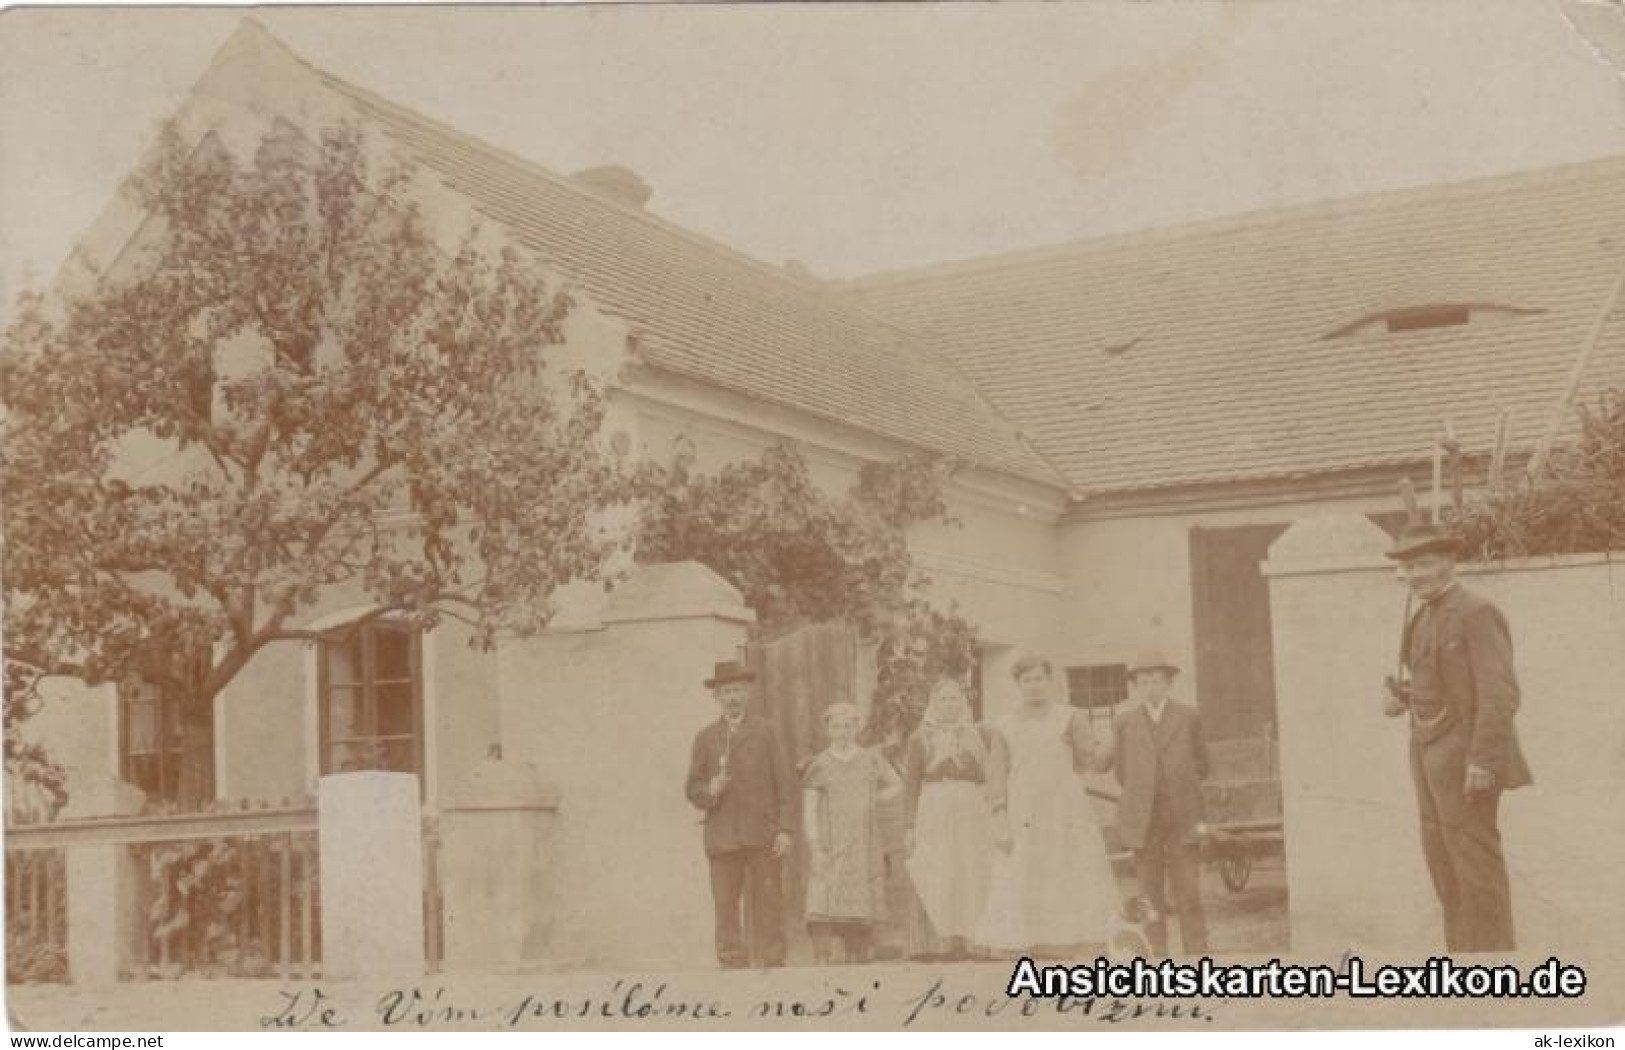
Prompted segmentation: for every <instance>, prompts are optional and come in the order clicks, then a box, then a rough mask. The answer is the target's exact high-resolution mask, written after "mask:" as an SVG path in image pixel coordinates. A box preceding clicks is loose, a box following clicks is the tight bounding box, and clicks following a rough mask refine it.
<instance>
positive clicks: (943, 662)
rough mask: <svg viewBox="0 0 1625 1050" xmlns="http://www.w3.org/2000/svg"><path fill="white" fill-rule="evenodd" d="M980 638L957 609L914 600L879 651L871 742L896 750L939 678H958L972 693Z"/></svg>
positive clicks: (868, 731)
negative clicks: (944, 609) (936, 606)
mask: <svg viewBox="0 0 1625 1050" xmlns="http://www.w3.org/2000/svg"><path fill="white" fill-rule="evenodd" d="M978 645H979V641H978V638H977V635H976V628H975V627H974V626H973V625H972V624H971V623H970V622H969V621H967V620H966V619H964V618H963V617H962V616H960V615H959V613H958V611H957V610H955V609H950V610H948V611H947V612H944V611H942V610H940V609H936V608H934V607H932V606H931V605H930V604H928V603H926V602H923V601H919V600H914V601H911V602H910V603H909V605H908V608H907V611H906V614H905V615H904V617H903V618H902V621H901V623H900V624H899V625H898V629H897V630H894V631H893V632H892V633H891V634H890V635H888V636H887V637H886V638H885V639H884V640H883V641H882V642H881V644H880V648H879V650H878V652H877V654H876V657H877V665H878V666H877V672H878V673H877V674H876V679H875V704H874V709H873V711H872V712H871V714H870V717H869V724H868V726H867V727H866V728H865V736H866V738H867V740H868V742H869V743H871V744H878V745H881V746H882V747H883V748H885V749H886V750H887V752H888V753H889V754H894V755H895V754H896V753H898V752H899V751H900V750H901V748H902V746H903V744H904V743H906V742H907V740H908V734H909V733H910V732H912V731H913V729H914V727H915V726H917V725H918V724H919V722H920V716H921V715H922V714H923V713H924V712H925V705H926V701H927V699H929V697H930V694H931V686H932V685H933V684H934V683H935V682H936V681H937V679H938V678H941V677H943V676H947V677H950V678H955V679H957V680H958V681H960V682H961V683H963V684H964V685H965V688H966V693H967V695H971V694H972V691H973V688H972V687H973V684H974V683H973V682H972V681H971V678H972V674H973V672H974V671H975V668H976V657H977V648H978Z"/></svg>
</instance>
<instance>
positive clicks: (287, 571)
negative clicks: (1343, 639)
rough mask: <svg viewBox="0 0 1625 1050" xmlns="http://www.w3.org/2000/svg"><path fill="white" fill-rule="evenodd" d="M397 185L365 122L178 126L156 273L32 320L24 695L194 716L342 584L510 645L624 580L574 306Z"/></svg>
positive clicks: (419, 617)
mask: <svg viewBox="0 0 1625 1050" xmlns="http://www.w3.org/2000/svg"><path fill="white" fill-rule="evenodd" d="M378 167H381V165H377V164H375V163H373V162H370V161H369V159H368V149H367V143H366V142H365V141H364V139H363V137H362V135H361V134H360V133H359V132H358V131H357V130H356V129H354V128H349V127H345V128H334V129H328V130H326V131H323V132H322V133H321V134H320V135H319V136H317V138H316V139H315V140H312V139H310V138H306V137H304V136H302V135H301V134H300V133H298V132H296V131H294V130H292V129H290V128H288V127H286V126H283V127H280V128H279V129H277V130H274V131H272V132H270V133H268V134H267V135H266V136H265V137H264V138H263V139H262V140H261V141H260V143H259V145H258V148H257V149H256V150H255V151H254V153H253V156H252V157H248V158H245V159H242V160H239V159H237V158H234V157H233V156H232V155H231V154H230V153H229V152H228V151H227V150H225V149H224V148H222V147H220V146H218V145H216V144H215V143H214V142H213V141H212V140H206V141H204V142H203V143H202V144H201V145H199V146H197V147H196V148H189V147H187V146H186V145H185V144H184V143H183V142H182V141H181V139H180V138H179V136H178V135H176V134H175V133H174V132H172V131H166V132H165V133H164V134H163V136H162V137H161V141H160V143H159V145H158V147H157V149H156V150H155V154H154V158H153V160H152V161H151V163H150V164H149V165H147V166H146V167H144V169H143V170H142V171H141V172H140V173H139V175H138V176H137V178H136V179H135V180H134V187H135V190H136V195H137V198H138V199H139V202H140V204H141V206H142V207H143V208H144V209H145V210H146V213H147V215H148V221H147V223H146V225H145V227H144V229H145V230H148V231H154V232H153V233H152V234H151V235H150V236H148V235H143V237H142V239H141V240H140V241H138V243H136V244H134V245H132V247H131V248H130V249H128V250H127V252H126V254H127V255H133V261H132V262H131V264H130V265H129V266H128V267H126V269H127V270H128V271H129V272H128V273H117V274H114V275H113V276H109V277H106V278H104V279H103V280H102V281H101V282H100V284H99V285H98V286H97V287H95V288H93V289H91V290H89V291H87V292H84V293H82V294H78V295H74V296H71V297H68V298H66V299H65V301H60V302H54V303H48V302H46V301H45V300H44V299H42V298H40V297H37V296H36V297H30V298H27V299H25V301H24V302H23V303H22V304H21V305H20V308H19V314H18V317H19V319H18V320H17V321H16V322H15V323H14V324H13V325H12V326H11V328H10V329H9V330H8V331H7V333H6V336H5V345H4V352H3V354H0V403H3V405H4V408H5V418H4V420H3V424H0V425H3V430H0V454H3V459H4V467H3V474H0V499H3V527H4V536H5V547H4V560H3V565H0V572H3V576H4V599H5V652H4V655H5V664H6V670H7V677H8V681H9V680H11V679H12V678H15V679H17V680H18V681H19V682H28V681H32V680H36V679H38V678H39V677H40V676H44V675H69V676H72V677H75V678H80V679H84V680H86V681H89V682H93V683H94V682H107V681H112V682H122V681H126V680H129V679H131V678H143V679H146V680H149V681H154V682H156V683H157V684H159V685H160V686H162V687H163V688H165V689H167V690H172V691H174V693H175V695H178V696H180V697H182V698H183V710H184V711H186V712H192V713H194V714H195V713H197V712H200V711H202V710H204V709H206V705H208V704H209V703H210V702H211V701H212V700H213V698H214V697H215V696H216V695H217V694H219V693H220V692H221V691H222V690H223V689H225V688H226V686H227V685H228V684H229V683H230V682H231V681H232V680H233V678H234V677H235V676H236V675H237V674H238V673H239V672H240V671H241V670H242V669H243V667H244V666H245V665H246V664H247V663H248V662H249V660H250V659H251V658H252V657H253V656H254V654H255V653H256V652H258V651H260V650H261V649H263V648H264V647H265V646H267V645H269V644H272V643H273V642H277V641H282V640H288V639H302V638H309V637H310V635H309V634H308V632H306V631H304V630H302V629H300V627H299V624H300V623H301V622H302V621H301V612H302V611H305V610H309V609H311V608H312V607H313V606H314V605H315V603H316V602H317V601H318V599H319V597H320V595H321V594H322V593H323V591H324V590H325V589H327V588H332V587H349V588H353V589H359V590H360V591H362V592H364V593H365V594H366V595H367V596H368V597H369V598H370V600H371V601H372V602H373V603H375V609H374V611H373V612H371V613H369V614H368V618H371V617H373V616H380V615H384V614H392V615H398V616H401V617H403V618H406V619H408V620H409V621H411V622H412V623H414V624H415V625H416V626H418V627H420V628H422V629H430V628H432V627H434V626H435V625H436V624H437V623H439V622H441V621H442V620H443V619H446V618H452V619H457V620H460V621H463V622H465V623H467V624H468V625H469V626H470V628H471V631H472V637H473V639H474V642H475V644H477V645H480V646H484V647H487V648H488V647H490V646H491V645H493V644H494V642H495V640H496V639H497V638H498V637H499V636H502V635H507V634H526V633H530V632H533V631H535V630H537V629H539V628H541V627H542V626H544V625H545V624H546V622H547V621H548V618H549V617H550V616H551V614H552V611H553V607H552V605H551V596H552V595H553V594H554V592H555V590H556V588H558V587H559V586H560V585H563V584H566V583H569V582H571V581H574V580H579V579H593V578H598V577H599V576H600V575H601V574H602V573H603V572H604V570H605V567H606V565H607V564H608V563H609V559H610V558H611V557H612V556H613V555H614V553H615V552H616V551H617V550H618V549H619V548H620V547H621V546H622V545H623V543H624V538H617V536H616V535H615V534H613V533H612V532H611V531H610V530H609V529H607V528H605V527H604V526H603V524H602V521H603V519H602V517H601V516H600V514H599V512H600V511H602V510H604V509H606V508H610V507H613V506H615V505H617V504H619V503H621V502H624V501H626V500H628V499H629V498H630V497H631V495H632V492H631V488H630V483H629V478H628V473H627V472H626V471H625V470H623V469H622V468H621V466H620V464H619V463H618V461H617V460H616V458H615V457H614V456H613V455H612V454H610V453H608V452H607V451H605V450H604V448H603V446H602V444H601V442H600V427H601V424H602V420H603V415H604V391H603V379H602V377H597V378H595V377H594V376H592V375H590V374H589V373H588V372H587V371H586V370H585V369H584V368H582V367H580V366H577V365H572V364H570V362H569V361H568V360H567V359H563V358H564V357H565V354H566V352H567V350H568V348H567V347H566V346H565V345H564V327H563V326H564V322H565V320H566V317H567V316H568V314H569V311H570V308H571V305H572V304H571V300H570V298H569V297H568V296H567V295H566V294H564V293H563V292H562V291H560V290H559V289H557V288H554V287H551V286H550V284H549V282H548V281H547V279H546V278H545V277H544V275H543V274H542V272H541V270H540V268H539V267H538V266H537V265H536V263H535V262H534V261H533V260H532V259H530V258H529V257H527V256H526V255H525V254H523V253H522V252H521V251H519V250H518V249H517V248H515V247H513V246H511V245H507V244H502V245H499V246H497V247H482V244H483V243H484V242H482V241H481V239H480V236H479V233H480V231H475V230H470V231H469V232H468V236H467V237H465V238H464V239H463V241H462V243H461V245H460V246H459V247H457V248H455V249H450V250H442V249H441V248H440V247H438V246H437V244H436V242H435V241H434V240H433V239H432V238H431V236H430V234H429V232H428V231H427V228H426V226H425V223H424V221H423V219H422V216H421V215H420V214H419V211H418V208H417V206H416V205H415V204H414V203H413V202H412V199H411V193H410V190H409V181H410V177H411V173H410V171H409V170H407V169H405V168H403V167H391V168H389V169H388V170H385V171H380V172H378V173H377V174H376V177H374V170H373V169H375V168H378ZM142 448H147V449H153V448H156V449H159V450H161V454H160V455H158V456H156V457H154V456H150V455H149V456H148V458H147V459H146V461H145V462H144V464H143V465H141V466H140V467H132V465H131V464H132V462H133V461H134V460H135V459H137V458H138V457H134V456H132V450H135V451H139V450H140V449H142ZM10 711H11V709H10V708H9V707H8V715H9V713H10ZM9 728H10V726H8V729H9ZM196 743H197V742H195V741H194V744H196ZM197 746H203V745H197ZM194 765H195V763H192V762H186V761H184V760H183V769H185V768H189V767H193V766H194ZM183 778H184V773H183ZM184 792H185V789H184V788H183V793H184Z"/></svg>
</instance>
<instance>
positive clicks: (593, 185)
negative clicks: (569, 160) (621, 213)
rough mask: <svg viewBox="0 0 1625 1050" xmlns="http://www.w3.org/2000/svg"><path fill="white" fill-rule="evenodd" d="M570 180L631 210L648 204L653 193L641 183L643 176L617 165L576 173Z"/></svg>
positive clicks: (645, 184)
mask: <svg viewBox="0 0 1625 1050" xmlns="http://www.w3.org/2000/svg"><path fill="white" fill-rule="evenodd" d="M570 179H571V181H573V182H575V183H576V184H577V185H579V186H584V187H586V188H587V189H589V190H591V191H592V192H593V193H596V194H597V195H598V196H600V197H604V198H606V199H608V200H612V201H615V202H616V203H618V204H625V205H627V206H628V207H632V208H641V207H643V206H644V205H645V204H647V203H649V198H650V197H652V196H654V192H655V191H654V188H653V187H652V186H650V185H649V184H648V183H647V182H644V181H643V176H641V175H639V174H638V173H637V172H635V171H633V170H632V169H631V168H625V167H622V166H621V165H619V164H605V165H603V166H601V167H597V168H588V169H586V170H585V171H578V172H576V173H575V174H574V175H571V176H570Z"/></svg>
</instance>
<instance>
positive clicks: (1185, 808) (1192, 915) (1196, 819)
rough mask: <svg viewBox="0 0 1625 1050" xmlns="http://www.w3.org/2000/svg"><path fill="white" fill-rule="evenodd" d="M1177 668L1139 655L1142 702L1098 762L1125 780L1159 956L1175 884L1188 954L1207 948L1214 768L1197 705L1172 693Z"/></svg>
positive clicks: (1122, 833)
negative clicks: (1207, 787) (1205, 784)
mask: <svg viewBox="0 0 1625 1050" xmlns="http://www.w3.org/2000/svg"><path fill="white" fill-rule="evenodd" d="M1178 673H1179V668H1177V667H1175V666H1174V665H1173V663H1172V662H1171V661H1170V660H1168V659H1167V658H1166V657H1164V656H1163V655H1162V654H1161V653H1157V652H1146V653H1141V654H1140V655H1139V656H1138V657H1136V658H1135V660H1134V663H1133V664H1131V665H1130V666H1129V668H1128V683H1129V689H1130V690H1131V691H1132V692H1133V693H1134V695H1135V696H1136V697H1137V698H1138V700H1139V703H1138V704H1137V705H1135V706H1134V707H1132V708H1129V709H1128V710H1126V711H1124V712H1123V713H1122V714H1120V715H1118V716H1117V719H1116V721H1115V723H1114V724H1113V727H1112V745H1111V749H1110V750H1109V751H1108V752H1106V754H1105V755H1103V756H1102V757H1101V759H1100V760H1099V762H1098V767H1099V768H1100V769H1101V770H1102V771H1105V770H1107V769H1110V770H1112V771H1113V772H1115V773H1116V774H1117V782H1118V783H1119V784H1121V785H1122V786H1123V793H1122V796H1121V797H1120V798H1119V799H1118V800H1117V834H1118V836H1119V837H1120V838H1121V839H1122V841H1123V845H1125V846H1127V847H1128V848H1130V849H1132V850H1133V851H1134V866H1135V869H1136V871H1137V874H1138V876H1139V882H1140V893H1141V894H1142V895H1143V896H1144V897H1145V898H1146V900H1147V901H1149V903H1150V908H1151V912H1152V916H1153V917H1152V918H1151V920H1150V921H1149V922H1147V923H1146V934H1147V937H1148V939H1149V940H1150V942H1151V950H1152V952H1153V953H1154V954H1156V955H1158V956H1163V955H1166V954H1167V953H1168V926H1167V918H1166V917H1167V915H1168V911H1169V908H1168V905H1169V903H1170V902H1169V900H1168V898H1169V896H1170V894H1169V892H1168V891H1169V889H1170V888H1171V889H1172V891H1173V892H1172V897H1173V901H1172V904H1173V910H1174V912H1175V913H1176V914H1177V915H1178V916H1179V940H1180V944H1181V946H1182V947H1183V948H1184V950H1185V954H1186V955H1193V956H1195V955H1203V954H1205V953H1206V952H1207V950H1208V946H1207V920H1206V917H1205V916H1204V915H1203V913H1202V893H1201V886H1200V880H1199V875H1200V872H1201V860H1200V856H1199V852H1198V851H1199V847H1200V844H1201V840H1202V837H1203V835H1204V834H1205V833H1206V826H1205V825H1204V824H1203V822H1202V781H1203V780H1204V779H1206V777H1207V772H1208V769H1207V748H1206V746H1205V745H1204V744H1203V742H1202V727H1201V721H1200V719H1198V718H1197V715H1196V708H1194V707H1190V706H1188V705H1186V704H1182V703H1179V702H1178V701H1175V700H1171V699H1170V698H1169V696H1168V689H1169V687H1170V686H1171V685H1173V681H1174V676H1175V675H1176V674H1178Z"/></svg>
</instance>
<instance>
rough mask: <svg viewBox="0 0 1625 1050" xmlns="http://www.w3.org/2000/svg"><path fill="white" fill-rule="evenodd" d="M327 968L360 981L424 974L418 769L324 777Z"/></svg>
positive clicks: (321, 814) (320, 797)
mask: <svg viewBox="0 0 1625 1050" xmlns="http://www.w3.org/2000/svg"><path fill="white" fill-rule="evenodd" d="M317 820H318V823H319V830H318V835H319V838H320V843H321V894H322V897H321V900H322V973H323V976H325V977H326V978H328V979H330V980H339V981H355V980H362V981H365V980H378V979H389V978H409V977H418V976H421V975H422V974H423V972H424V957H423V955H424V953H423V947H424V944H423V822H422V821H423V818H422V814H421V811H420V810H419V807H418V778H417V774H415V773H381V772H358V773H335V774H332V775H330V776H325V777H322V778H321V779H320V781H318V790H317Z"/></svg>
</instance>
